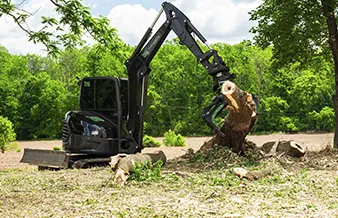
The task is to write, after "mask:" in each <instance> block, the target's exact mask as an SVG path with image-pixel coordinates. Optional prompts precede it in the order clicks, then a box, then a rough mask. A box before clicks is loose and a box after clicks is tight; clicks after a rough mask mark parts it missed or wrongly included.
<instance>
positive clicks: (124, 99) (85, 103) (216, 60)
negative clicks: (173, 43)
mask: <svg viewBox="0 0 338 218" xmlns="http://www.w3.org/2000/svg"><path fill="white" fill-rule="evenodd" d="M162 13H165V16H166V20H165V22H164V23H163V24H162V26H161V27H160V28H159V29H158V30H157V32H156V33H155V34H154V35H153V36H152V37H151V35H152V31H153V28H154V26H155V24H156V22H157V21H158V19H159V17H160V16H161V14H162ZM170 31H173V32H174V33H175V34H176V35H177V37H178V39H179V41H180V43H181V44H182V45H185V46H186V47H187V48H188V49H189V50H190V51H191V53H192V54H193V55H194V56H195V57H196V58H197V60H198V61H199V62H200V63H201V64H202V65H203V67H204V68H205V69H206V71H207V72H208V73H209V75H210V76H212V77H213V79H214V85H213V86H214V87H213V88H214V90H218V89H219V87H220V86H221V85H222V84H223V83H224V82H225V81H227V80H232V79H233V78H235V74H231V73H230V72H229V67H227V66H226V64H225V63H224V61H223V60H222V58H221V57H220V56H219V55H218V53H217V51H216V50H213V49H212V48H211V47H210V46H209V45H208V43H207V40H206V39H205V38H204V37H203V35H202V34H201V33H200V32H199V31H198V30H197V29H196V28H195V26H194V25H193V24H192V23H191V22H190V20H189V19H188V18H187V17H186V16H185V15H184V14H183V13H182V12H181V11H180V10H179V9H178V8H176V7H175V6H174V5H172V4H171V3H168V2H164V3H162V8H161V10H160V12H159V14H158V15H157V17H156V18H155V20H154V22H153V23H152V25H151V26H150V27H149V28H148V30H147V31H146V33H145V34H144V36H143V38H142V39H141V41H140V42H139V44H138V45H137V47H136V48H135V50H134V52H133V54H132V55H131V57H130V58H129V59H128V60H127V61H126V62H125V65H126V67H127V71H128V78H116V77H86V78H83V79H82V80H81V81H80V82H79V86H80V90H81V91H80V111H69V112H67V114H66V115H65V120H64V125H63V131H62V144H63V151H54V150H42V149H25V151H24V156H23V158H22V160H21V162H24V163H30V164H34V165H38V166H39V168H41V169H43V168H46V167H48V168H68V167H76V168H83V167H86V166H88V165H89V164H91V163H95V164H100V163H106V162H109V161H110V156H113V155H117V154H120V153H126V154H134V153H137V152H140V151H141V150H142V149H143V146H142V139H143V119H144V112H145V105H146V96H147V88H148V75H149V73H150V71H151V69H150V63H151V61H152V60H153V58H154V56H155V54H156V53H157V51H158V50H159V48H160V47H161V45H162V44H163V43H164V41H165V39H166V38H167V36H168V34H169V32H170ZM196 37H197V38H198V40H200V41H201V42H202V43H204V44H205V45H206V46H207V47H208V49H209V50H208V51H206V52H203V51H202V49H201V47H200V46H199V45H198V43H197V41H196V40H195V38H196ZM218 93H219V92H218ZM226 106H227V103H226V101H225V100H224V97H223V96H222V95H221V94H219V95H216V96H215V97H214V98H213V99H212V101H211V103H210V105H209V106H208V107H207V108H205V109H204V110H203V114H202V118H203V119H204V120H205V122H206V124H207V125H208V126H209V127H210V128H211V129H212V131H214V132H217V131H219V130H218V128H217V125H216V121H215V118H216V117H217V115H219V114H220V112H221V111H222V110H223V109H224V108H225V107H226Z"/></svg>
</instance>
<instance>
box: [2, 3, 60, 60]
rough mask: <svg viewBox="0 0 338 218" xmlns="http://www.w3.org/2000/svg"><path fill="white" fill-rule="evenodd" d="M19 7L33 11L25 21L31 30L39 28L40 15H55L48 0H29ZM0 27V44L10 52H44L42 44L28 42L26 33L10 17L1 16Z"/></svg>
mask: <svg viewBox="0 0 338 218" xmlns="http://www.w3.org/2000/svg"><path fill="white" fill-rule="evenodd" d="M21 8H22V9H24V10H26V11H29V12H31V13H35V14H34V16H31V17H30V18H29V19H28V22H27V24H28V27H29V28H30V29H31V30H39V28H41V26H42V25H41V16H47V17H48V16H51V17H55V16H56V12H55V11H54V8H55V7H54V5H53V4H52V3H51V2H50V1H45V0H44V1H41V0H31V1H28V2H27V3H26V4H24V5H22V7H21ZM0 27H1V29H0V45H2V46H5V47H6V48H7V49H8V50H9V51H10V52H11V53H14V54H26V53H35V54H45V52H44V51H43V49H44V46H43V45H41V44H34V43H33V42H28V36H27V35H26V33H25V32H24V31H23V30H22V29H20V27H19V26H18V25H17V24H15V23H14V21H13V19H12V18H11V17H9V16H2V17H1V18H0ZM25 27H26V26H25ZM26 28H27V27H26Z"/></svg>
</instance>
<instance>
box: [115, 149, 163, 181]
mask: <svg viewBox="0 0 338 218" xmlns="http://www.w3.org/2000/svg"><path fill="white" fill-rule="evenodd" d="M159 160H161V161H162V162H163V164H165V162H166V161H167V157H166V156H165V154H164V152H163V151H158V152H156V153H143V154H142V153H137V154H131V155H125V154H119V155H116V156H112V157H111V161H110V166H111V168H112V170H114V171H115V176H114V183H115V184H118V185H125V184H126V182H127V179H128V178H129V174H130V170H131V169H132V168H133V167H134V166H135V164H136V163H146V162H147V161H150V162H151V163H156V162H157V161H159Z"/></svg>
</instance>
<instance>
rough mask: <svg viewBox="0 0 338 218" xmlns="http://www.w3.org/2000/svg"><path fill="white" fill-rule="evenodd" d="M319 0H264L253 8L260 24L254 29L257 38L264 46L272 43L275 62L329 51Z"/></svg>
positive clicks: (305, 60) (253, 17) (306, 59)
mask: <svg viewBox="0 0 338 218" xmlns="http://www.w3.org/2000/svg"><path fill="white" fill-rule="evenodd" d="M321 8H322V6H321V3H320V1H311V0H295V1H294V0H286V1H269V0H265V1H263V3H262V4H261V5H260V6H259V7H258V8H257V9H255V10H253V11H251V12H250V14H251V20H254V21H257V22H258V25H257V26H255V27H253V28H252V29H251V32H252V33H255V34H256V35H255V41H256V42H257V44H258V45H259V46H261V47H263V48H266V47H268V46H269V45H273V46H274V47H273V55H274V60H275V63H277V64H278V65H279V66H281V65H286V64H290V63H291V64H292V63H295V62H297V61H300V62H301V63H302V64H305V65H307V64H308V63H310V62H311V61H310V60H311V59H313V58H314V57H315V56H318V55H326V54H327V52H328V46H327V42H326V40H327V37H328V32H327V28H326V21H325V17H324V16H323V13H322V10H321Z"/></svg>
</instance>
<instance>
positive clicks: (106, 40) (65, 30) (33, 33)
mask: <svg viewBox="0 0 338 218" xmlns="http://www.w3.org/2000/svg"><path fill="white" fill-rule="evenodd" d="M50 2H51V3H52V4H53V5H54V6H55V11H56V12H57V13H58V14H59V16H60V17H59V18H55V17H41V24H42V25H43V27H42V28H41V29H40V30H31V29H30V28H29V27H27V24H26V21H27V20H28V19H29V17H30V16H32V15H34V14H33V13H31V12H29V11H26V10H24V9H22V8H21V5H20V4H15V3H13V1H11V0H0V17H2V16H6V15H7V16H9V17H11V18H12V19H13V21H14V22H15V23H16V24H17V25H18V26H19V27H20V28H21V29H22V30H23V31H25V32H26V33H27V35H28V37H29V41H32V42H34V43H43V44H44V45H45V46H46V48H47V51H48V54H52V55H56V54H58V53H59V52H60V48H59V47H60V46H62V47H64V48H66V49H72V48H75V46H77V45H81V44H83V43H84V40H83V38H82V36H83V35H84V34H85V33H89V34H90V35H91V36H92V37H93V38H94V40H96V41H97V42H99V43H100V44H101V45H102V46H103V47H108V48H110V49H114V48H116V45H117V43H119V42H121V40H120V39H119V37H118V35H117V31H116V29H114V28H111V27H110V23H109V20H108V18H106V17H103V16H99V17H93V16H92V15H91V14H90V8H89V7H86V6H84V5H82V1H81V0H50Z"/></svg>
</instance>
